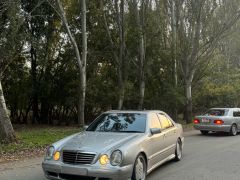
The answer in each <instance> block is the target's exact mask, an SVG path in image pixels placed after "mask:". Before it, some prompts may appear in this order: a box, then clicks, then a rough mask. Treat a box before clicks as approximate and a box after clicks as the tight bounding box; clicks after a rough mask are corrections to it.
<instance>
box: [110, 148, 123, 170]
mask: <svg viewBox="0 0 240 180" xmlns="http://www.w3.org/2000/svg"><path fill="white" fill-rule="evenodd" d="M121 162H122V152H121V151H120V150H116V151H113V152H112V154H111V157H110V163H111V165H113V166H118V165H120V164H121Z"/></svg>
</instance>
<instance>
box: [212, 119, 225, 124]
mask: <svg viewBox="0 0 240 180" xmlns="http://www.w3.org/2000/svg"><path fill="white" fill-rule="evenodd" d="M223 123H224V121H223V120H221V119H217V120H214V124H218V125H220V124H223Z"/></svg>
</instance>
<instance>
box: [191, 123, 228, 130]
mask: <svg viewBox="0 0 240 180" xmlns="http://www.w3.org/2000/svg"><path fill="white" fill-rule="evenodd" d="M194 128H195V129H196V130H200V131H215V132H229V131H230V129H231V125H205V124H195V125H194Z"/></svg>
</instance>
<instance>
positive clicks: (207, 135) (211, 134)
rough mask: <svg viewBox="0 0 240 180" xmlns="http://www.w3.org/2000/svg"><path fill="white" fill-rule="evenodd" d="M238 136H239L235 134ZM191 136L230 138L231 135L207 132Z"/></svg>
mask: <svg viewBox="0 0 240 180" xmlns="http://www.w3.org/2000/svg"><path fill="white" fill-rule="evenodd" d="M237 135H239V134H237ZM193 136H201V137H232V136H231V135H229V133H227V132H209V133H208V134H204V135H203V134H201V133H198V134H194V135H193Z"/></svg>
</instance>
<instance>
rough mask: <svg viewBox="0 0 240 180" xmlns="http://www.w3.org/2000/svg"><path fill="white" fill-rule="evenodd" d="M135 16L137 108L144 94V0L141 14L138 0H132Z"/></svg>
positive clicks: (139, 106) (142, 0)
mask: <svg viewBox="0 0 240 180" xmlns="http://www.w3.org/2000/svg"><path fill="white" fill-rule="evenodd" d="M133 3H134V4H133V6H134V11H135V13H134V14H135V18H136V23H137V29H138V38H139V44H138V62H139V101H138V109H142V108H143V102H144V94H145V73H144V61H145V38H144V29H143V25H144V8H145V4H144V0H141V12H142V14H141V16H140V10H139V9H138V2H137V1H136V0H134V1H133Z"/></svg>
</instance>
